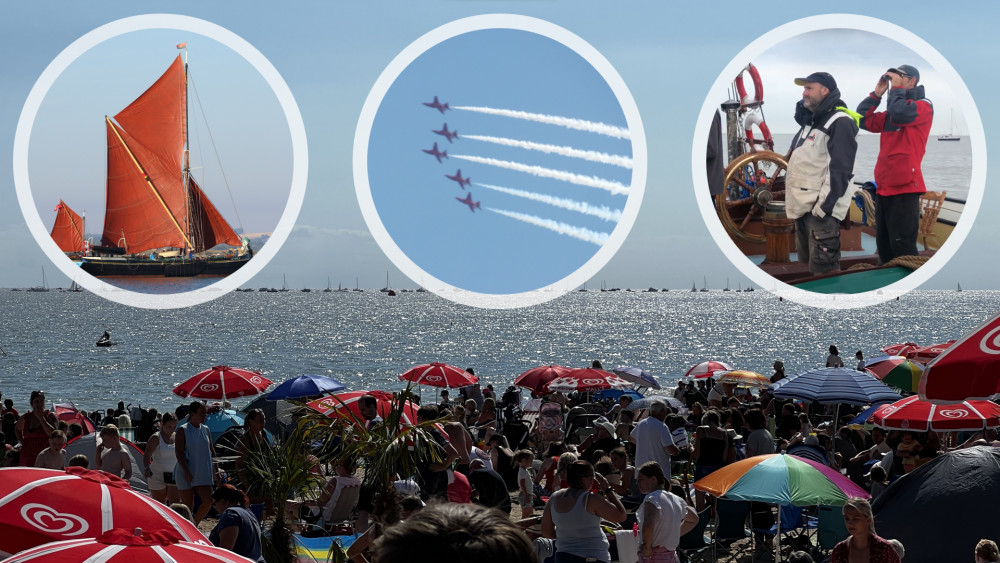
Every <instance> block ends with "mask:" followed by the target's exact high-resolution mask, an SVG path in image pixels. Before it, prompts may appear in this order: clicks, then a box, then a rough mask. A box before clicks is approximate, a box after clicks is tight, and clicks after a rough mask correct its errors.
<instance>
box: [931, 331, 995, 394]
mask: <svg viewBox="0 0 1000 563" xmlns="http://www.w3.org/2000/svg"><path fill="white" fill-rule="evenodd" d="M997 393H1000V316H997V317H994V318H993V319H990V320H989V321H987V322H986V323H984V324H983V325H982V326H980V327H979V328H977V329H976V330H974V331H972V332H970V333H969V334H967V335H965V336H963V337H962V338H961V339H960V340H959V341H958V342H956V343H955V344H953V345H952V346H951V347H949V348H948V349H946V350H945V351H944V352H942V353H941V354H940V355H939V356H938V357H936V358H934V359H933V360H931V362H930V363H929V364H927V369H925V370H924V375H923V376H922V377H921V378H920V398H921V399H924V400H927V401H930V402H932V403H938V404H946V403H956V402H959V401H966V400H969V399H989V398H990V397H992V396H993V395H995V394H997Z"/></svg>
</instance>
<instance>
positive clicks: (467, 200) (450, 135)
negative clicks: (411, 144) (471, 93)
mask: <svg viewBox="0 0 1000 563" xmlns="http://www.w3.org/2000/svg"><path fill="white" fill-rule="evenodd" d="M423 104H424V105H425V106H427V107H431V108H434V109H436V110H438V111H439V112H441V113H444V112H445V111H447V110H450V109H451V108H450V107H448V103H447V102H445V103H443V104H442V103H441V102H439V101H438V97H437V96H434V101H433V102H423ZM431 132H433V133H436V134H438V135H441V136H443V137H444V138H445V139H448V142H449V143H451V142H452V141H454V140H455V139H457V138H458V131H449V130H448V124H447V123H445V124H444V125H442V126H441V129H431ZM420 150H422V151H424V152H425V153H427V154H429V155H431V156H433V157H434V158H436V159H437V161H438V162H439V163H440V162H441V159H442V158H448V151H446V150H445V151H442V150H438V145H437V143H434V146H433V147H431V148H429V149H420ZM444 177H445V178H448V179H449V180H454V181H455V182H458V186H459V187H460V188H462V189H463V190H464V189H465V187H466V186H469V187H471V186H472V179H471V178H463V177H462V169H461V168H459V169H458V170H456V171H455V174H454V175H452V174H445V175H444ZM455 199H457V200H458V201H460V202H462V203H464V204H465V205H468V206H469V211H471V212H473V213H475V212H476V209H482V207H480V205H479V204H480V202H478V201H472V192H469V193H468V194H466V196H465V197H464V198H461V197H456V198H455Z"/></svg>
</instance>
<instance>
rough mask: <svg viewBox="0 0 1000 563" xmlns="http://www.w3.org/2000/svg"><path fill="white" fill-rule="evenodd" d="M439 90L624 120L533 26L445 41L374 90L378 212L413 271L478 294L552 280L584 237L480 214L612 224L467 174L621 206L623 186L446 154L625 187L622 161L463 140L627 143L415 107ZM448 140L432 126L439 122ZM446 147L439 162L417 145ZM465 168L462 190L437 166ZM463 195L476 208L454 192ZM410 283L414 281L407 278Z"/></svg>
mask: <svg viewBox="0 0 1000 563" xmlns="http://www.w3.org/2000/svg"><path fill="white" fill-rule="evenodd" d="M434 96H438V99H439V101H440V102H441V103H445V102H447V103H449V104H450V106H452V107H456V106H457V107H469V106H471V107H489V108H500V109H512V110H519V111H526V112H531V113H540V114H546V115H558V116H564V117H572V118H578V119H584V120H587V121H591V122H599V123H604V124H608V125H613V126H617V127H626V122H625V116H624V114H623V113H622V110H621V107H620V106H619V104H618V100H617V99H616V98H615V96H614V94H613V93H612V91H611V89H610V88H609V86H608V85H607V83H606V82H605V81H604V79H603V78H602V77H601V76H600V74H598V72H597V71H596V70H594V68H593V67H592V66H590V64H589V63H587V62H586V61H585V60H584V59H583V58H582V57H580V56H579V55H577V54H576V53H574V52H573V51H572V50H571V49H569V48H568V47H566V46H564V45H562V44H561V43H558V42H556V41H554V40H552V39H549V38H547V37H544V36H541V35H537V34H535V33H531V32H527V31H521V30H513V29H500V30H497V29H493V30H479V31H472V32H469V33H466V34H463V35H459V36H457V37H453V38H451V39H448V40H446V41H444V42H442V43H440V44H439V45H437V46H436V47H433V48H432V49H430V50H429V51H427V52H426V53H424V54H423V55H422V56H420V57H418V58H417V59H416V60H415V61H414V62H413V63H412V64H410V65H409V67H408V68H407V69H406V70H405V71H404V72H403V73H402V74H401V75H400V76H399V77H398V78H397V79H396V81H395V82H394V84H393V86H392V87H391V88H390V89H389V91H388V93H387V94H386V96H385V97H384V98H383V100H382V104H381V105H380V107H379V110H378V114H377V115H376V118H375V122H374V126H373V128H372V133H371V142H370V143H369V147H368V174H369V183H370V185H371V191H372V196H373V199H374V201H375V206H376V209H377V210H378V213H379V217H380V219H381V220H382V223H383V224H384V225H385V227H386V229H387V231H388V232H389V234H390V235H391V236H392V238H393V240H394V241H395V242H396V244H397V245H398V246H399V247H400V248H401V249H402V250H403V252H404V253H406V255H407V256H408V257H409V258H410V259H411V260H413V261H414V262H416V263H417V265H418V266H420V267H421V268H422V269H423V270H424V271H426V272H427V273H429V274H431V275H432V276H434V277H435V278H437V279H439V280H442V281H444V282H447V283H449V284H451V285H453V286H456V287H460V288H463V289H466V290H470V291H475V292H479V293H501V294H502V293H519V292H523V291H529V290H533V289H539V288H541V287H544V286H547V285H549V284H551V283H554V282H556V281H558V280H560V279H562V278H563V277H565V276H566V275H568V274H569V273H570V272H572V271H574V270H576V269H577V268H578V267H580V266H581V265H582V264H583V263H584V262H586V261H587V260H588V259H590V257H591V256H593V254H594V253H595V252H596V251H597V250H598V245H595V244H594V243H592V242H588V241H585V240H581V239H579V238H573V237H571V236H568V235H563V234H559V233H557V232H553V231H551V230H547V229H544V228H542V227H538V226H536V225H533V224H529V223H525V222H522V221H519V220H517V219H512V218H510V217H507V216H504V215H500V214H497V213H494V212H491V211H490V209H500V210H506V211H513V212H517V213H524V214H530V215H534V216H536V217H541V218H545V219H551V220H554V221H559V222H563V223H566V224H569V225H572V226H575V227H580V228H585V229H590V230H592V231H597V232H604V233H610V232H611V231H612V230H614V228H615V226H616V225H617V222H615V221H605V220H603V219H600V218H597V217H593V216H588V215H584V214H581V213H578V212H575V211H570V210H564V209H559V208H558V207H554V206H551V205H548V204H545V203H541V202H537V201H531V200H529V199H526V198H521V197H517V196H514V195H510V194H508V193H501V192H498V191H497V190H491V189H489V188H485V187H482V186H479V185H477V184H488V185H491V186H501V187H505V188H512V189H517V190H523V191H530V192H533V193H539V194H544V195H549V196H554V197H559V198H564V199H572V200H575V201H583V202H586V203H588V204H590V205H593V206H606V207H609V208H611V209H616V210H619V211H620V210H621V209H622V208H623V207H624V205H625V202H626V199H627V196H626V195H624V194H619V195H614V194H612V193H610V192H609V191H606V190H603V189H600V188H594V187H589V186H581V185H577V184H572V183H569V182H565V181H561V180H558V179H551V178H544V177H539V176H536V175H532V174H528V173H526V172H520V171H516V170H509V169H505V168H502V167H498V166H494V165H491V164H486V163H482V162H470V161H466V160H461V159H459V158H458V157H457V156H456V155H459V156H461V155H466V156H476V157H481V158H491V159H496V160H501V161H507V162H518V163H523V164H527V165H533V166H542V167H545V168H547V169H552V170H559V171H568V172H572V173H575V174H580V175H586V176H596V177H599V178H603V179H607V180H612V181H616V182H618V183H620V184H623V185H625V186H629V185H630V183H631V178H632V172H631V170H630V169H627V168H624V167H619V166H615V165H611V164H605V163H594V162H588V161H586V160H583V159H579V158H572V157H567V156H561V155H558V154H556V155H548V154H546V153H544V152H540V151H532V150H527V149H524V148H520V147H508V146H503V145H499V144H496V143H491V142H488V141H483V140H479V139H476V140H474V139H470V138H468V136H485V137H495V138H504V139H516V140H526V141H532V142H535V143H544V144H549V145H557V146H571V147H573V148H576V149H581V150H590V151H598V152H601V153H605V154H615V155H623V156H626V157H631V156H632V149H631V142H630V141H629V140H627V139H616V138H612V137H609V136H604V135H601V134H598V133H592V132H588V131H578V130H571V129H568V128H565V127H561V126H558V125H552V124H544V123H534V122H531V121H526V120H521V119H515V118H511V117H505V116H497V115H488V114H482V113H476V112H473V111H469V110H460V109H457V110H456V109H452V110H448V111H446V112H445V113H444V114H443V115H442V114H441V113H440V112H439V111H438V110H436V109H433V108H430V107H426V106H424V105H422V102H430V101H431V100H432V99H433V97H434ZM446 122H447V123H448V128H449V130H457V131H458V132H459V137H458V138H457V139H455V140H454V141H453V142H451V143H449V142H448V141H447V139H445V138H444V137H443V136H440V135H437V134H435V133H433V132H432V130H434V129H436V130H441V127H442V125H443V124H444V123H446ZM434 143H437V146H438V149H439V150H447V151H448V153H449V155H451V156H450V157H449V158H448V159H442V162H441V163H438V162H437V160H436V159H435V158H434V157H433V156H431V155H429V154H426V153H424V152H422V150H421V149H431V148H432V146H433V144H434ZM458 169H460V170H461V171H462V176H463V177H466V178H471V179H472V181H473V184H472V185H471V186H468V187H466V189H464V190H463V189H462V188H460V187H459V185H458V183H456V182H454V181H453V180H450V179H448V178H445V174H450V175H455V172H456V170H458ZM468 193H472V194H473V201H479V202H480V204H481V207H482V209H481V210H477V211H476V212H475V213H470V211H469V208H468V207H466V206H465V205H463V204H461V203H460V202H458V201H456V200H455V198H456V197H461V198H465V197H466V195H467V194H468ZM418 281H419V280H418Z"/></svg>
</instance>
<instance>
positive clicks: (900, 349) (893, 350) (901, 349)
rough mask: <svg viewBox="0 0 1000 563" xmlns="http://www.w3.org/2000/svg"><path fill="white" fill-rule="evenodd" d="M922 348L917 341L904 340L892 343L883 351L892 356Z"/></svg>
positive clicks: (904, 354) (903, 354) (902, 354)
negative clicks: (900, 342) (899, 342)
mask: <svg viewBox="0 0 1000 563" xmlns="http://www.w3.org/2000/svg"><path fill="white" fill-rule="evenodd" d="M919 348H920V345H919V344H917V343H916V342H903V343H902V344H892V345H889V346H886V347H885V348H882V351H883V352H885V353H886V354H888V355H890V356H904V357H905V356H906V355H907V354H909V353H910V352H915V351H916V350H918V349H919Z"/></svg>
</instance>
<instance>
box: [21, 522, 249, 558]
mask: <svg viewBox="0 0 1000 563" xmlns="http://www.w3.org/2000/svg"><path fill="white" fill-rule="evenodd" d="M252 561H253V560H252V559H247V558H246V557H243V556H241V555H237V554H235V553H233V552H232V551H229V550H228V549H223V548H221V547H215V546H213V545H205V544H198V543H192V542H187V541H183V539H182V538H181V537H179V536H178V535H177V534H175V533H173V532H170V531H167V530H152V531H148V532H146V531H143V530H142V528H136V529H134V530H131V529H128V530H126V529H123V528H115V529H113V530H109V531H108V532H105V533H104V534H101V535H100V536H99V537H97V538H81V539H76V540H66V541H58V542H52V543H47V544H43V545H40V546H38V547H33V548H31V549H27V550H25V551H22V552H20V553H17V554H15V555H14V556H13V557H11V558H10V559H4V563H29V562H30V563H98V562H100V563H147V562H148V563H174V562H176V563H219V562H223V563H248V562H250V563H252Z"/></svg>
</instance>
